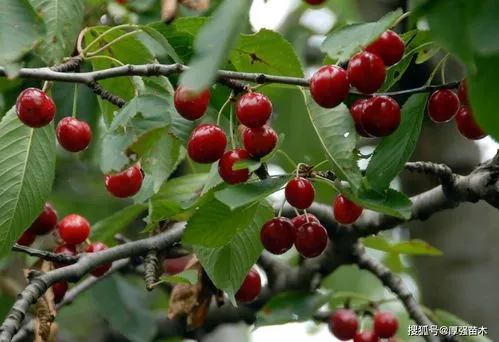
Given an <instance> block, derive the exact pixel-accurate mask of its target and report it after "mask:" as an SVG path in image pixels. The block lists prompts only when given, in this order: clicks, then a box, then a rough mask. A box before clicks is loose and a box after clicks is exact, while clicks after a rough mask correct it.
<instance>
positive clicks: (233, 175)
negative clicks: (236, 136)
mask: <svg viewBox="0 0 499 342" xmlns="http://www.w3.org/2000/svg"><path fill="white" fill-rule="evenodd" d="M249 156H250V155H249V153H248V151H246V150H243V149H235V150H231V151H227V152H225V153H224V155H223V156H222V158H220V161H219V162H218V174H219V175H220V177H222V179H223V180H224V181H225V182H226V183H228V184H238V183H244V182H246V181H247V180H248V179H249V176H250V174H249V170H248V169H241V170H232V166H233V165H234V164H235V163H237V162H238V161H240V160H242V159H248V158H249Z"/></svg>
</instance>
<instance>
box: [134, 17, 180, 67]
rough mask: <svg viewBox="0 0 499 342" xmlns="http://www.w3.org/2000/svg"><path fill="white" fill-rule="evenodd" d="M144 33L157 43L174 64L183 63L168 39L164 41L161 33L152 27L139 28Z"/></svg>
mask: <svg viewBox="0 0 499 342" xmlns="http://www.w3.org/2000/svg"><path fill="white" fill-rule="evenodd" d="M140 28H141V29H142V30H143V31H144V32H146V33H147V34H148V35H149V36H150V37H151V38H152V39H154V40H155V41H156V42H158V43H159V44H160V45H161V46H162V47H163V49H164V50H165V52H166V53H167V54H168V56H170V57H171V58H172V59H173V61H174V62H175V63H183V61H182V60H181V59H180V57H179V56H178V55H177V53H176V52H175V49H174V48H173V46H171V44H170V42H169V41H168V39H166V38H165V37H164V36H163V35H162V34H161V33H159V32H158V31H156V30H155V29H154V28H153V27H151V26H147V25H143V26H141V27H140Z"/></svg>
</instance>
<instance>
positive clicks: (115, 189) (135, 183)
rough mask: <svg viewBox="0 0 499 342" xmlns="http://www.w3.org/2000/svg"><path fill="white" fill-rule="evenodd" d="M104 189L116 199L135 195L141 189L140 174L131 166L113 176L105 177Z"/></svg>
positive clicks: (137, 169)
mask: <svg viewBox="0 0 499 342" xmlns="http://www.w3.org/2000/svg"><path fill="white" fill-rule="evenodd" d="M105 184H106V189H107V191H109V192H110V193H111V194H113V195H114V196H116V197H118V198H125V197H130V196H133V195H135V194H136V193H137V192H139V190H140V188H141V187H142V172H141V171H140V169H139V168H138V167H137V166H132V167H130V168H128V169H126V170H125V171H122V172H120V173H117V174H115V175H107V176H106V179H105Z"/></svg>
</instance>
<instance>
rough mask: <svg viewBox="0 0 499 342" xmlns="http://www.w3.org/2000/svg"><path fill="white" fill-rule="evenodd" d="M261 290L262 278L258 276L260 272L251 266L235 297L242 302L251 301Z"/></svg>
mask: <svg viewBox="0 0 499 342" xmlns="http://www.w3.org/2000/svg"><path fill="white" fill-rule="evenodd" d="M261 290H262V279H261V278H260V274H259V273H258V271H257V270H255V269H254V268H251V269H250V270H249V272H248V274H247V275H246V278H244V280H243V283H242V284H241V287H240V288H239V290H238V291H237V293H236V296H235V297H236V299H237V300H238V301H240V302H242V303H251V302H253V301H254V300H255V299H256V297H258V295H259V294H260V291H261Z"/></svg>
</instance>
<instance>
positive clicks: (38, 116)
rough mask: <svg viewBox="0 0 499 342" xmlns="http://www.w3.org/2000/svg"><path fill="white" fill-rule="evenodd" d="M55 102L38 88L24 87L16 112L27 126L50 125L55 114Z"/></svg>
mask: <svg viewBox="0 0 499 342" xmlns="http://www.w3.org/2000/svg"><path fill="white" fill-rule="evenodd" d="M55 111H56V108H55V103H54V101H53V100H52V99H51V98H50V97H49V96H48V95H47V94H45V93H44V92H43V91H41V90H40V89H37V88H27V89H24V90H23V91H22V92H21V93H20V94H19V96H18V97H17V100H16V113H17V116H18V117H19V120H21V121H22V122H23V123H24V124H25V125H26V126H29V127H32V128H39V127H43V126H46V125H48V124H49V123H50V122H51V121H52V120H53V119H54V116H55Z"/></svg>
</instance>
